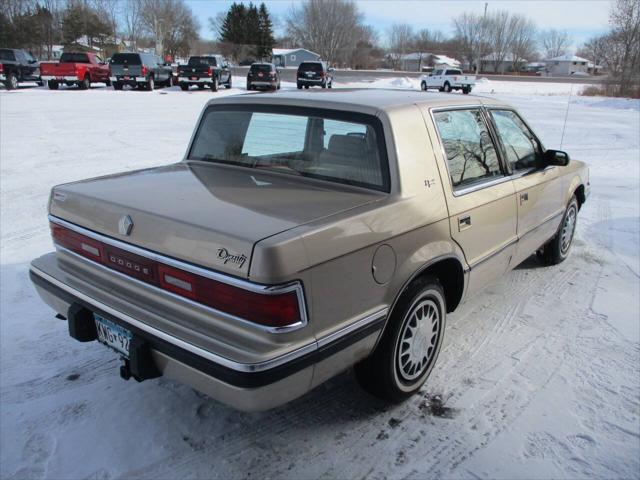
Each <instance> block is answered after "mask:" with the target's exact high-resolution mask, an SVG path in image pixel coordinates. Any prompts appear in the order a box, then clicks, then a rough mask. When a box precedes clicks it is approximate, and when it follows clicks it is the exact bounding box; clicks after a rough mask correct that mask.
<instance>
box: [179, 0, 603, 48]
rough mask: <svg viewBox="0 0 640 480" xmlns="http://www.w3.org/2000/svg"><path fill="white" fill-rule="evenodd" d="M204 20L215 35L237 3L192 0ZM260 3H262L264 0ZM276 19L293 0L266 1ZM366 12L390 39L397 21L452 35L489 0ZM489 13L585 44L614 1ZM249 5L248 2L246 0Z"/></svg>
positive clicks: (504, 2) (379, 2)
mask: <svg viewBox="0 0 640 480" xmlns="http://www.w3.org/2000/svg"><path fill="white" fill-rule="evenodd" d="M186 1H187V3H188V4H189V6H190V7H191V8H192V9H193V11H194V13H195V14H196V16H197V17H198V19H199V20H200V24H201V31H200V34H201V35H202V37H204V38H212V37H213V34H212V33H211V31H210V30H209V23H208V21H207V19H208V18H209V17H215V16H216V15H217V14H218V13H219V12H226V11H227V9H228V8H229V6H230V5H231V4H232V3H233V2H232V1H223V0H186ZM254 3H260V2H259V1H257V2H254ZM264 3H265V4H266V5H267V8H268V9H269V11H270V12H271V14H272V16H273V17H274V19H275V24H276V34H280V33H282V26H283V24H284V21H283V20H284V18H285V17H286V15H287V12H288V11H289V10H290V8H291V6H292V5H295V4H297V3H299V2H295V1H291V0H267V1H265V2H264ZM356 3H357V4H358V7H359V8H360V10H361V11H362V12H363V13H364V15H365V22H366V23H369V24H371V25H373V26H374V27H375V28H376V29H377V30H378V33H379V34H380V39H381V41H383V42H384V41H385V40H386V32H387V30H388V28H389V26H390V25H392V24H393V23H396V22H407V23H410V24H412V25H413V26H414V28H415V29H416V30H419V29H422V28H429V29H434V30H441V31H442V32H444V33H446V34H451V28H452V27H451V19H452V18H454V17H456V16H457V15H459V14H460V13H462V12H477V13H482V12H483V10H484V4H485V2H483V1H469V0H460V1H458V0H448V1H435V0H433V1H432V0H357V2H356ZM487 3H488V11H492V10H494V11H495V10H509V11H510V12H513V13H522V14H525V15H528V16H529V17H530V18H532V19H533V20H534V21H535V22H536V23H537V25H538V27H540V28H559V29H566V30H567V31H568V32H569V33H570V35H571V37H572V39H573V43H574V47H578V46H580V44H582V43H583V42H584V41H585V40H586V39H588V38H589V37H591V36H593V35H597V34H600V33H603V32H605V31H606V30H607V20H608V14H609V6H610V2H609V1H603V0H587V1H585V0H526V1H525V0H522V1H513V0H501V1H496V0H494V1H489V2H487ZM245 4H248V2H245Z"/></svg>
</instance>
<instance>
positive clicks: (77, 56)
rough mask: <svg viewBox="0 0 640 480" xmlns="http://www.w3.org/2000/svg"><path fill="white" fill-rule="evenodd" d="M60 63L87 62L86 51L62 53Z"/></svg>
mask: <svg viewBox="0 0 640 480" xmlns="http://www.w3.org/2000/svg"><path fill="white" fill-rule="evenodd" d="M60 63H89V57H88V55H87V54H86V53H63V54H62V55H61V56H60Z"/></svg>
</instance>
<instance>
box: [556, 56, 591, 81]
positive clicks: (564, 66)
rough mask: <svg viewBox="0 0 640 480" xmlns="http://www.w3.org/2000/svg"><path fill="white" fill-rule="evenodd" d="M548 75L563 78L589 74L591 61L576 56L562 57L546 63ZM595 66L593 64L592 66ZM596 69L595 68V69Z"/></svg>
mask: <svg viewBox="0 0 640 480" xmlns="http://www.w3.org/2000/svg"><path fill="white" fill-rule="evenodd" d="M545 63H546V65H547V66H546V69H545V71H546V72H547V74H548V75H551V76H553V77H556V76H558V77H561V76H566V75H575V74H578V75H580V74H583V75H585V74H589V73H590V72H589V63H591V62H589V60H587V59H586V58H582V57H578V56H576V55H561V56H559V57H555V58H551V59H549V60H546V61H545ZM592 65H593V64H592ZM593 68H595V66H594V67H593Z"/></svg>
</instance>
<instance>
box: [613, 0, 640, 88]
mask: <svg viewBox="0 0 640 480" xmlns="http://www.w3.org/2000/svg"><path fill="white" fill-rule="evenodd" d="M609 23H610V24H611V27H612V30H613V31H612V32H611V34H610V40H609V42H608V43H609V44H612V47H611V50H612V52H611V54H612V55H614V54H616V53H617V60H618V62H617V63H619V67H618V69H619V75H618V76H619V79H620V92H621V94H622V95H627V94H629V93H631V91H632V89H633V87H634V85H635V86H636V87H637V85H638V82H639V80H640V1H639V0H616V2H615V3H614V4H613V6H612V8H611V12H610V14H609ZM613 45H617V47H613Z"/></svg>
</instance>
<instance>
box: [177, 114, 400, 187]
mask: <svg viewBox="0 0 640 480" xmlns="http://www.w3.org/2000/svg"><path fill="white" fill-rule="evenodd" d="M188 158H189V159H190V160H203V161H210V162H214V163H225V164H231V165H237V166H241V167H247V168H255V169H268V170H272V171H277V172H280V173H285V174H290V175H298V176H304V177H310V178H317V179H322V180H328V181H332V182H337V183H344V184H349V185H356V186H360V187H365V188H372V189H375V190H381V191H389V167H388V163H387V157H386V150H385V147H384V138H383V132H382V125H381V123H380V121H379V119H377V118H376V117H373V116H370V115H363V114H357V113H353V114H346V113H343V112H340V113H336V112H330V111H325V110H320V109H304V108H303V109H292V108H290V107H286V108H280V107H271V106H270V107H261V106H241V107H234V106H228V107H224V106H220V107H215V108H213V107H211V108H209V110H208V111H207V112H206V113H205V115H204V117H203V119H202V121H201V123H200V126H199V127H198V131H197V133H196V136H195V138H194V141H193V144H192V147H191V150H190V152H189V156H188Z"/></svg>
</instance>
